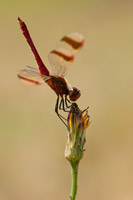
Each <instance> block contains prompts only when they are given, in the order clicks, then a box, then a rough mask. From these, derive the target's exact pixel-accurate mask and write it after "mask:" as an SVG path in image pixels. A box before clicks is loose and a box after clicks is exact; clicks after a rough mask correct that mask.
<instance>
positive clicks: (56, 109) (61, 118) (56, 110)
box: [55, 96, 68, 128]
mask: <svg viewBox="0 0 133 200" xmlns="http://www.w3.org/2000/svg"><path fill="white" fill-rule="evenodd" d="M58 107H59V96H58V97H57V101H56V105H55V112H56V114H57V116H58V117H59V118H60V120H61V121H62V122H63V124H64V125H65V126H66V127H67V128H68V126H67V124H66V123H65V122H64V120H63V119H65V118H64V117H62V116H61V115H60V114H59V112H58Z"/></svg>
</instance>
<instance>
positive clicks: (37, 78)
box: [17, 66, 49, 85]
mask: <svg viewBox="0 0 133 200" xmlns="http://www.w3.org/2000/svg"><path fill="white" fill-rule="evenodd" d="M17 75H18V78H20V79H21V80H23V81H26V82H29V83H32V84H35V85H41V84H42V83H44V81H46V80H48V79H49V76H46V75H42V74H40V72H39V70H38V69H36V68H34V67H30V66H26V67H25V68H24V69H22V70H20V71H19V72H18V73H17Z"/></svg>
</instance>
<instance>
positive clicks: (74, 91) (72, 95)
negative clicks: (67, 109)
mask: <svg viewBox="0 0 133 200" xmlns="http://www.w3.org/2000/svg"><path fill="white" fill-rule="evenodd" d="M80 95H81V94H80V90H79V89H77V88H75V87H73V88H72V90H70V91H69V98H70V100H71V101H76V100H77V99H78V98H79V97H80Z"/></svg>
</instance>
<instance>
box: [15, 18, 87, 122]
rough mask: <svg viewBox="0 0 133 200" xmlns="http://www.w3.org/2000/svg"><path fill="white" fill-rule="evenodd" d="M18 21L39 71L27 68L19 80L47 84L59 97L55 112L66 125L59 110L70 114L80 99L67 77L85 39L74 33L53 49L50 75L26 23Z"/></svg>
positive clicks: (62, 39) (22, 71)
mask: <svg viewBox="0 0 133 200" xmlns="http://www.w3.org/2000/svg"><path fill="white" fill-rule="evenodd" d="M18 21H19V25H20V28H21V30H22V33H23V35H24V37H25V38H26V40H27V42H28V44H29V46H30V47H31V50H32V52H33V54H34V56H35V59H36V62H37V64H38V69H37V68H34V67H30V66H26V67H25V68H24V69H22V70H20V71H18V73H17V76H18V78H19V79H22V80H24V81H27V82H29V83H32V84H35V85H41V84H43V83H47V84H48V85H49V86H50V88H51V89H52V90H54V92H55V93H56V95H57V100H56V105H55V112H56V114H57V116H58V117H59V118H60V119H61V121H62V122H63V123H64V124H65V125H66V123H65V122H64V120H63V119H65V118H64V117H63V116H62V115H60V114H59V110H63V111H65V112H69V111H67V109H68V108H70V107H71V105H72V103H73V102H75V101H76V100H77V99H78V98H79V97H80V95H81V93H80V90H79V89H77V88H76V87H72V86H71V85H70V84H69V83H68V82H67V80H66V78H65V75H66V73H67V71H68V68H69V65H70V64H71V63H72V61H73V60H74V56H75V55H76V53H77V52H78V51H79V50H80V49H81V47H82V46H83V44H84V37H83V35H81V34H80V33H76V32H74V33H70V34H68V35H66V36H64V37H63V38H61V40H60V41H59V42H58V43H57V44H56V46H55V48H53V50H52V51H50V53H49V54H48V59H49V62H50V64H51V67H52V73H50V72H49V70H48V69H47V67H46V66H45V64H44V63H43V61H42V59H41V57H40V56H39V53H38V51H37V49H36V47H35V45H34V43H33V40H32V38H31V36H30V33H29V31H28V29H27V26H26V24H25V22H24V21H22V20H21V19H20V18H19V17H18ZM66 126H67V125H66Z"/></svg>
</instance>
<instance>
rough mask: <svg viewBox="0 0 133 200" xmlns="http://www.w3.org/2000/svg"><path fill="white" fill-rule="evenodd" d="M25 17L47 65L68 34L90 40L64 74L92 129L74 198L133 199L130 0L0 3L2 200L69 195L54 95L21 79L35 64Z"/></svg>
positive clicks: (62, 130)
mask: <svg viewBox="0 0 133 200" xmlns="http://www.w3.org/2000/svg"><path fill="white" fill-rule="evenodd" d="M18 16H19V17H20V18H22V19H23V20H24V21H25V22H26V24H27V26H28V29H29V31H30V33H31V35H32V38H33V40H34V42H35V45H36V47H37V49H38V51H39V53H40V55H41V57H42V59H43V61H44V62H45V64H46V66H47V67H48V69H49V70H51V68H50V64H49V62H48V59H47V54H48V52H49V51H50V50H51V49H52V48H53V47H54V46H55V44H56V42H57V41H58V40H59V39H60V38H61V37H62V36H64V35H65V34H67V33H71V32H74V31H77V32H80V33H82V34H83V35H84V37H85V45H84V47H83V49H82V50H81V52H80V53H79V54H78V56H77V57H76V59H75V61H74V63H73V64H72V65H71V67H70V70H69V72H68V74H67V77H66V78H67V79H68V81H69V82H70V83H71V85H72V86H75V87H77V88H79V89H80V90H81V93H82V96H81V98H80V99H79V100H78V105H79V107H80V108H81V109H84V108H86V107H87V106H89V107H90V108H89V114H90V117H91V122H92V123H91V126H90V127H89V128H88V129H87V133H86V137H87V142H86V145H85V148H86V151H85V153H84V157H83V159H82V160H81V162H80V166H79V177H78V193H77V199H84V200H107V199H108V200H132V199H133V189H132V188H133V126H132V124H133V122H132V120H133V59H132V54H133V25H132V24H133V2H132V1H128V0H127V1H118V0H117V1H113V0H112V1H111V0H106V1H105V0H101V1H99V0H94V1H92V0H82V1H81V0H73V1H70V0H67V1H61V0H55V1H49V0H45V1H41V0H38V1H31V0H27V1H26V0H23V1H17V0H12V1H9V0H0V27H1V28H0V29H1V31H0V66H1V67H0V83H1V84H0V200H43V199H47V200H51V199H54V200H57V199H58V200H61V199H69V193H70V187H71V173H70V165H69V163H68V161H67V160H66V159H65V158H64V150H65V145H66V139H67V130H66V128H65V127H64V125H63V124H62V123H61V121H60V120H59V119H58V117H57V116H56V114H55V113H54V107H55V102H56V95H55V93H54V92H53V91H52V90H51V89H50V88H49V87H48V86H47V85H45V84H44V85H42V86H27V85H24V84H22V83H21V82H20V81H19V80H18V78H17V76H16V73H17V71H18V70H20V69H22V68H24V67H25V66H26V65H29V66H33V67H37V64H36V61H35V59H34V56H33V54H32V52H31V50H30V48H29V46H28V44H27V43H26V40H25V38H24V37H23V35H22V32H21V30H20V28H19V25H18V21H17V17H18Z"/></svg>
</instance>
